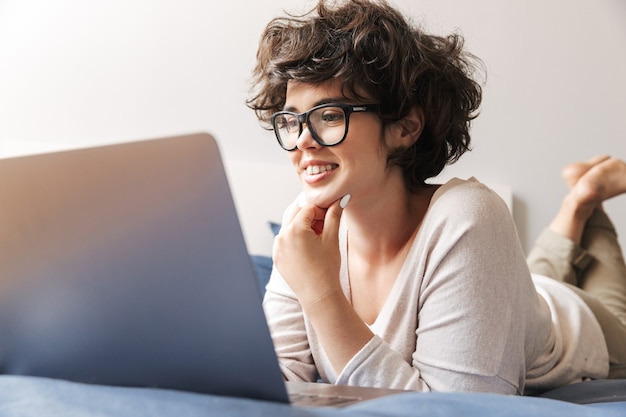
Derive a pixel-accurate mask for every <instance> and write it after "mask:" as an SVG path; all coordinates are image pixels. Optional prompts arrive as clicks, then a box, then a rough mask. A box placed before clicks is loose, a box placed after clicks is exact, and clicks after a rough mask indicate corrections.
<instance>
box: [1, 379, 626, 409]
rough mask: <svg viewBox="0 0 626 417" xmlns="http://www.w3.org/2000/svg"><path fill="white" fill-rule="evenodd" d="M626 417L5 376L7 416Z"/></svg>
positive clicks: (468, 397)
mask: <svg viewBox="0 0 626 417" xmlns="http://www.w3.org/2000/svg"><path fill="white" fill-rule="evenodd" d="M503 415H506V416H524V417H527V416H550V417H559V416H564V417H578V416H581V417H582V416H585V417H595V416H597V417H600V416H602V417H611V416H616V417H617V416H626V402H610V403H597V404H590V405H577V404H571V403H566V402H562V401H557V400H551V399H546V398H532V397H514V396H503V395H494V394H448V393H429V394H422V393H406V394H398V395H393V396H390V397H385V398H381V399H376V400H371V401H368V402H364V403H361V404H357V405H352V406H348V407H344V408H338V409H332V408H299V407H293V406H289V405H284V404H276V403H270V402H265V401H255V400H248V399H239V398H229V397H218V396H212V395H202V394H194V393H188V392H178V391H171V390H161V389H150V388H123V387H107V386H97V385H90V384H80V383H74V382H67V381H59V380H52V379H46V378H35V377H23V376H7V375H4V376H0V416H2V417H17V416H20V417H28V416H33V417H34V416H36V417H42V416H46V417H77V416H81V417H82V416H97V417H108V416H111V417H112V416H115V417H148V416H149V417H200V416H202V417H206V416H224V417H232V416H246V417H255V416H273V417H293V416H302V417H306V416H319V417H323V416H345V417H352V416H354V417H357V416H358V417H368V416H372V417H373V416H390V417H409V416H411V417H421V416H424V417H426V416H428V417H437V416H470V417H471V416H480V417H489V416H503Z"/></svg>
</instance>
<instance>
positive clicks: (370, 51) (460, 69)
mask: <svg viewBox="0 0 626 417" xmlns="http://www.w3.org/2000/svg"><path fill="white" fill-rule="evenodd" d="M481 69H482V63H481V61H480V60H479V59H477V58H476V57H475V56H473V55H472V54H469V53H468V52H466V51H464V49H463V37H462V36H460V35H459V34H452V35H449V36H445V37H444V36H434V35H429V34H426V33H424V32H423V31H422V30H420V29H419V28H417V27H413V25H412V24H411V23H410V22H409V21H408V20H407V19H405V18H404V17H403V16H402V14H401V13H400V12H399V11H398V10H396V9H394V8H393V7H391V6H390V5H389V4H388V3H386V2H385V1H384V0H380V1H375V0H345V1H329V0H320V1H319V3H318V4H317V6H316V7H315V8H314V9H313V10H311V11H310V12H308V13H305V14H303V15H293V14H287V15H286V16H285V17H278V18H275V19H273V20H271V21H270V22H269V24H268V25H267V27H266V29H265V31H264V32H263V34H262V36H261V41H260V44H259V49H258V52H257V63H256V67H255V69H254V72H253V83H254V84H253V85H254V87H253V90H252V97H251V98H250V99H249V100H248V102H247V104H248V106H249V107H250V108H252V109H253V110H255V112H256V114H257V117H258V118H259V120H260V121H261V122H262V123H263V124H264V125H265V126H266V127H268V128H270V127H269V123H268V121H269V119H270V117H271V115H272V114H273V113H275V112H277V111H280V110H282V109H283V106H284V104H285V100H286V91H287V82H288V81H290V80H292V81H297V82H303V83H309V84H319V83H322V82H325V81H329V80H333V79H339V80H341V83H342V93H343V94H344V96H345V97H346V98H348V97H349V98H351V99H354V100H360V101H367V102H372V100H373V101H375V102H378V103H380V110H379V112H380V117H381V119H382V121H383V123H384V124H388V123H394V122H397V121H399V120H401V119H403V118H404V117H405V116H407V114H408V113H409V112H410V111H411V109H413V108H415V107H420V108H421V109H422V110H423V112H424V119H425V124H424V129H423V131H422V134H421V136H420V138H419V139H418V140H416V141H415V143H414V144H413V145H412V146H410V147H408V148H407V147H405V148H401V149H393V150H391V152H390V154H389V156H388V164H389V165H398V166H400V167H401V168H402V170H403V172H404V178H405V182H406V185H407V188H409V189H410V190H417V189H418V188H421V187H423V186H424V184H425V182H426V180H427V179H429V178H432V177H434V176H436V175H438V174H439V173H440V172H441V171H442V170H443V168H444V167H445V166H446V164H450V163H453V162H455V161H456V160H458V159H459V158H460V157H461V155H463V153H465V152H466V151H468V150H469V149H470V133H469V129H470V124H471V121H472V120H473V119H474V118H476V116H477V115H478V108H479V106H480V102H481V96H482V89H481V86H480V84H479V83H478V82H477V81H476V80H475V79H474V76H475V74H476V73H477V70H481Z"/></svg>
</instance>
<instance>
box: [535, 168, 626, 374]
mask: <svg viewBox="0 0 626 417" xmlns="http://www.w3.org/2000/svg"><path fill="white" fill-rule="evenodd" d="M564 177H565V179H566V181H567V182H568V184H569V185H570V187H571V191H570V193H569V194H568V195H567V196H566V197H565V199H564V200H563V204H562V206H561V209H560V210H559V212H558V213H557V216H556V217H555V219H554V221H553V222H552V223H551V224H550V228H549V229H547V230H545V231H544V232H543V233H542V234H541V235H540V237H539V239H538V241H537V245H536V246H535V248H533V250H532V251H531V253H530V254H529V259H528V261H529V266H530V268H531V271H532V272H535V273H540V274H542V275H546V276H549V277H552V278H554V279H557V280H560V281H563V282H565V283H567V284H570V285H572V288H573V289H574V290H575V291H576V292H577V293H578V294H579V295H580V296H581V298H582V299H583V300H584V301H585V303H586V304H587V305H588V306H589V307H590V308H591V310H592V311H593V313H594V315H595V316H596V318H597V320H598V322H599V323H600V326H601V327H602V330H603V332H604V335H605V339H606V342H607V346H608V349H609V356H610V362H611V373H610V377H617V378H625V377H626V265H625V263H624V257H623V254H622V250H621V248H620V246H619V243H618V241H617V234H616V232H615V229H614V227H613V225H612V223H611V221H610V220H609V219H608V217H607V216H606V214H605V213H604V212H603V211H602V209H601V204H602V202H603V201H604V200H606V199H608V198H611V197H614V196H616V195H619V194H622V193H625V192H626V163H624V162H623V161H620V160H618V159H613V158H607V157H599V158H595V159H594V160H591V161H588V162H587V163H581V164H573V165H571V166H569V167H567V168H566V169H565V170H564ZM583 248H584V249H583Z"/></svg>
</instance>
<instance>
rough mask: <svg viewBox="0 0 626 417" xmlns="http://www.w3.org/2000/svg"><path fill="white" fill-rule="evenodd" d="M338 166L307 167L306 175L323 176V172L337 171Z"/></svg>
mask: <svg viewBox="0 0 626 417" xmlns="http://www.w3.org/2000/svg"><path fill="white" fill-rule="evenodd" d="M336 167H337V166H336V165H335V166H333V165H331V164H328V165H309V166H308V167H306V173H307V174H309V175H316V174H321V173H322V172H326V171H330V170H333V169H335V168H336Z"/></svg>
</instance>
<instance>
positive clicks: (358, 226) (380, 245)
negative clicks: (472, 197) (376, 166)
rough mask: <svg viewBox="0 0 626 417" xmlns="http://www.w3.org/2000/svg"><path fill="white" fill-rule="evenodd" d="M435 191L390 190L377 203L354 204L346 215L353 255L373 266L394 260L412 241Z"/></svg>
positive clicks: (430, 189)
mask: <svg viewBox="0 0 626 417" xmlns="http://www.w3.org/2000/svg"><path fill="white" fill-rule="evenodd" d="M403 190H404V189H403ZM435 190H436V187H435V186H429V187H427V188H424V189H422V190H420V191H419V192H417V193H409V192H408V191H406V190H404V191H403V192H398V190H395V191H394V190H391V192H388V193H386V196H382V197H381V196H378V198H377V199H376V201H372V202H362V204H354V205H352V202H351V203H350V204H351V205H349V206H348V208H346V211H345V212H344V216H345V219H346V220H345V221H346V224H347V227H348V230H349V237H348V239H349V241H348V243H349V250H350V252H351V253H353V254H358V256H359V257H364V258H365V259H368V260H369V262H370V263H377V262H380V263H386V262H389V260H391V259H395V258H396V257H397V256H398V255H399V254H400V253H403V252H404V249H406V248H407V247H408V246H410V245H409V244H410V243H411V242H412V241H413V239H414V237H415V235H416V234H417V231H418V230H419V226H420V224H421V222H422V220H423V219H424V216H425V215H426V211H427V209H428V206H429V204H430V199H431V197H432V195H433V193H434V192H435ZM355 203H356V201H355Z"/></svg>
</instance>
